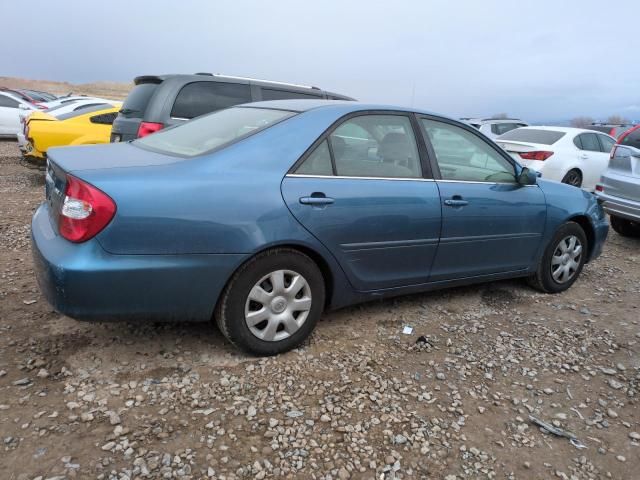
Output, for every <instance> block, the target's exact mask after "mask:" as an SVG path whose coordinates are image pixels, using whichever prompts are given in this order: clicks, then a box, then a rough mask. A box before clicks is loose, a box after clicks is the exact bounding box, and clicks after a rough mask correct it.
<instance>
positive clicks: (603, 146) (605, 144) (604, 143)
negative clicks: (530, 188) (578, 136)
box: [598, 135, 615, 153]
mask: <svg viewBox="0 0 640 480" xmlns="http://www.w3.org/2000/svg"><path fill="white" fill-rule="evenodd" d="M598 139H599V140H600V151H601V152H605V153H609V152H610V151H611V149H612V148H613V146H614V145H615V142H614V141H613V139H611V138H609V137H605V136H604V135H598Z"/></svg>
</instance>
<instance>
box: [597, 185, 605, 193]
mask: <svg viewBox="0 0 640 480" xmlns="http://www.w3.org/2000/svg"><path fill="white" fill-rule="evenodd" d="M596 192H604V185H600V184H597V185H596Z"/></svg>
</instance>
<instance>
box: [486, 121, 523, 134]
mask: <svg viewBox="0 0 640 480" xmlns="http://www.w3.org/2000/svg"><path fill="white" fill-rule="evenodd" d="M518 127H519V125H518V124H516V123H494V124H492V125H491V131H492V132H493V133H495V134H496V135H502V134H503V133H507V132H510V131H511V130H515V129H516V128H518Z"/></svg>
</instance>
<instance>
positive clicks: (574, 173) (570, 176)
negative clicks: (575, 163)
mask: <svg viewBox="0 0 640 480" xmlns="http://www.w3.org/2000/svg"><path fill="white" fill-rule="evenodd" d="M562 183H566V184H567V185H572V186H574V187H578V188H579V187H581V186H582V173H581V172H580V170H576V169H575V168H574V169H573V170H569V171H568V172H567V173H566V175H565V176H564V177H563V178H562Z"/></svg>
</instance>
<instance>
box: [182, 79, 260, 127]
mask: <svg viewBox="0 0 640 480" xmlns="http://www.w3.org/2000/svg"><path fill="white" fill-rule="evenodd" d="M249 102H251V87H250V86H249V84H246V83H223V82H193V83H189V84H187V85H185V86H184V87H182V90H180V93H178V96H177V97H176V101H175V103H174V105H173V109H172V110H171V116H172V117H174V118H187V119H191V118H194V117H199V116H200V115H204V114H205V113H211V112H215V111H216V110H222V109H223V108H228V107H233V106H234V105H238V104H240V103H249Z"/></svg>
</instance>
